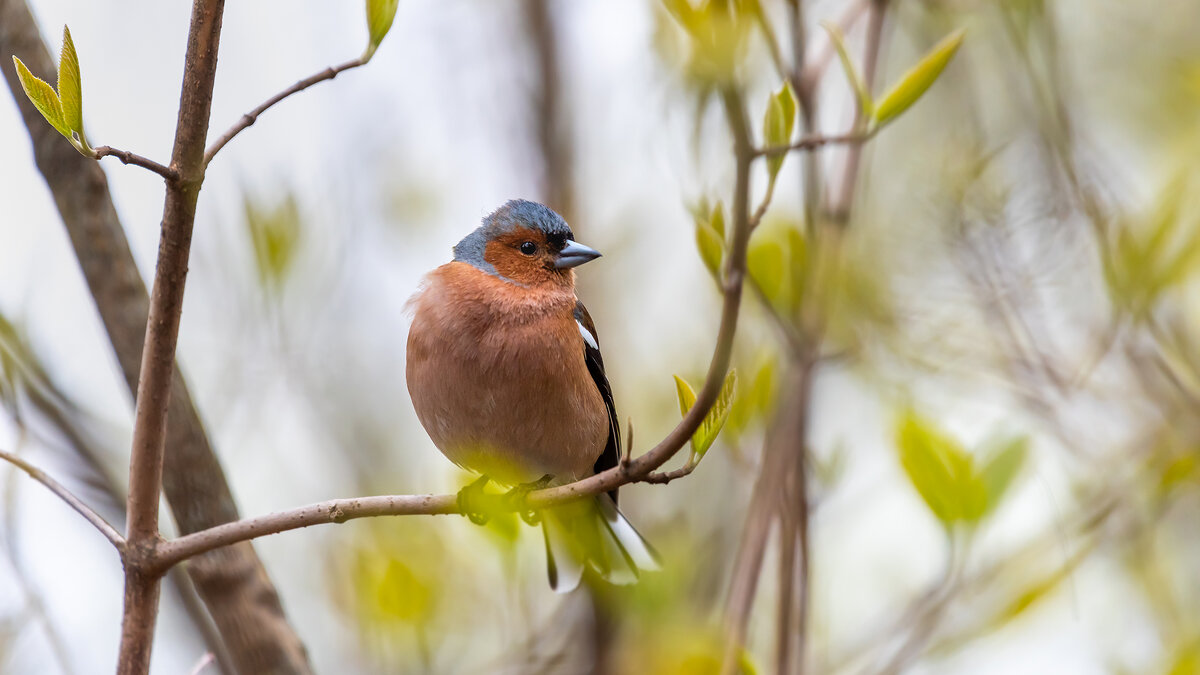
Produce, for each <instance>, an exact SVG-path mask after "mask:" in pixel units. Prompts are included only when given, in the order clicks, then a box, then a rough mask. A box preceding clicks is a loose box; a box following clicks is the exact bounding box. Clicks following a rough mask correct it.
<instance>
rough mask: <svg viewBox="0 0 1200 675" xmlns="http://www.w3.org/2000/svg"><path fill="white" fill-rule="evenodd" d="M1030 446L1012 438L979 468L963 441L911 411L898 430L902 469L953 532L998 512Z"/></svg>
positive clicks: (903, 418) (989, 454) (898, 448)
mask: <svg viewBox="0 0 1200 675" xmlns="http://www.w3.org/2000/svg"><path fill="white" fill-rule="evenodd" d="M1027 446H1028V441H1027V439H1025V438H1015V439H1012V440H1009V441H1007V442H1005V443H1003V444H1001V446H1000V447H999V448H997V449H995V450H993V451H992V452H990V453H988V456H987V458H986V460H985V461H984V462H983V466H982V467H977V466H976V464H975V457H974V456H973V455H972V454H971V453H970V452H968V451H967V450H966V449H965V448H963V446H962V445H961V444H960V443H959V442H958V441H956V440H955V439H954V438H951V437H950V436H948V435H946V434H945V433H943V432H942V431H941V430H939V429H937V428H936V427H934V426H933V424H932V423H931V422H929V421H928V420H925V419H922V418H921V417H920V416H918V415H917V414H916V413H915V412H913V411H911V410H909V411H907V412H905V413H904V415H903V416H902V418H901V420H900V422H899V424H898V425H897V428H896V448H897V451H898V452H899V456H900V465H901V466H902V467H904V472H905V473H906V474H907V475H908V479H909V482H911V483H912V486H913V487H914V488H915V489H916V491H917V493H918V494H919V495H921V499H923V500H924V501H925V504H926V506H928V507H929V510H930V511H931V512H932V513H933V515H934V516H936V517H937V519H938V520H939V521H941V523H942V525H943V526H945V527H946V528H947V529H950V528H952V527H954V526H956V525H965V526H967V527H973V526H975V525H977V524H979V522H981V521H982V520H983V519H984V518H985V517H987V516H988V515H989V514H991V513H993V512H994V511H995V509H996V507H997V506H998V505H999V504H1000V502H1001V500H1002V499H1003V498H1004V495H1005V493H1006V492H1007V491H1008V488H1009V486H1010V485H1011V484H1012V481H1013V479H1014V478H1015V477H1016V475H1017V473H1018V471H1019V470H1020V468H1021V466H1022V465H1023V464H1024V462H1025V456H1026V454H1027V449H1028V447H1027Z"/></svg>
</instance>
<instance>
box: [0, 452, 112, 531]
mask: <svg viewBox="0 0 1200 675" xmlns="http://www.w3.org/2000/svg"><path fill="white" fill-rule="evenodd" d="M0 459H3V460H4V461H6V462H9V463H10V464H12V465H13V466H15V467H17V468H18V469H20V470H22V471H24V472H25V473H27V474H29V477H30V478H32V479H34V480H36V481H37V482H39V483H41V484H42V485H45V486H46V488H47V489H49V490H50V491H51V492H53V493H54V495H55V496H56V497H58V498H59V499H61V500H63V502H65V503H66V504H67V506H70V507H71V508H72V509H74V510H75V512H76V513H78V514H79V515H81V516H83V517H84V519H85V520H87V521H88V522H89V523H91V524H92V527H95V528H96V529H97V530H99V531H100V534H102V535H104V538H105V539H107V540H109V541H110V542H112V545H113V546H115V547H116V548H117V553H120V554H121V555H124V554H125V538H124V537H122V536H121V533H120V532H117V528H115V527H113V526H112V525H111V524H109V522H108V521H107V520H105V519H104V518H103V517H102V516H101V515H100V514H99V513H96V512H95V511H93V510H92V507H90V506H88V505H87V504H85V503H83V500H81V499H80V498H79V497H76V496H75V495H74V494H73V493H72V492H71V491H70V490H68V489H67V488H65V487H63V485H62V483H59V482H58V481H56V480H54V479H53V478H51V477H50V476H49V475H47V474H46V472H44V471H42V470H41V469H39V468H37V467H36V466H34V465H32V464H30V463H29V462H26V461H25V460H23V459H21V458H20V457H18V456H16V455H14V454H12V453H11V452H5V451H3V450H0Z"/></svg>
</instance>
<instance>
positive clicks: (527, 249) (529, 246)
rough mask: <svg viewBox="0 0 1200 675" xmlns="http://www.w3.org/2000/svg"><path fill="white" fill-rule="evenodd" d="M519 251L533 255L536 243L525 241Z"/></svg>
mask: <svg viewBox="0 0 1200 675" xmlns="http://www.w3.org/2000/svg"><path fill="white" fill-rule="evenodd" d="M521 253H524V254H525V255H533V254H534V253H537V244H535V243H533V242H532V241H527V242H525V243H524V244H521Z"/></svg>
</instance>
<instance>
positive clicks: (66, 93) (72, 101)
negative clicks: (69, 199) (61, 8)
mask: <svg viewBox="0 0 1200 675" xmlns="http://www.w3.org/2000/svg"><path fill="white" fill-rule="evenodd" d="M13 65H15V66H16V68H17V79H19V80H20V81H21V88H22V89H24V90H25V95H26V96H28V97H29V101H30V102H31V103H33V107H35V108H37V111H38V112H39V113H41V114H42V117H44V118H46V121H47V122H49V123H50V126H52V127H54V129H55V131H57V132H58V133H60V134H62V135H63V136H65V137H66V139H67V140H69V141H70V142H71V145H73V146H75V149H76V150H78V151H79V152H80V153H81V154H83V155H85V156H88V157H91V156H92V155H93V151H92V148H91V146H89V145H88V143H87V138H86V137H85V136H84V134H83V94H82V86H81V84H80V78H79V57H78V56H77V55H76V53H75V44H74V43H73V42H72V41H71V31H69V30H67V27H66V26H63V46H62V57H61V62H60V64H59V67H58V91H57V92H56V91H54V87H51V86H50V84H49V83H47V82H46V81H45V80H42V79H40V78H38V77H36V76H34V74H33V73H31V72H29V68H27V67H26V66H25V64H24V63H23V62H22V61H21V59H19V58H17V57H16V56H13Z"/></svg>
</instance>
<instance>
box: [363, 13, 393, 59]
mask: <svg viewBox="0 0 1200 675" xmlns="http://www.w3.org/2000/svg"><path fill="white" fill-rule="evenodd" d="M398 4H399V0H367V31H368V32H369V33H370V36H371V42H370V43H369V44H368V45H367V53H366V54H364V55H363V60H364V61H365V60H368V59H370V58H371V57H372V56H373V55H374V54H375V50H376V49H378V48H379V45H380V43H382V42H383V38H384V37H386V36H387V34H388V31H389V30H391V29H392V20H393V19H395V18H396V6H397V5H398Z"/></svg>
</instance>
